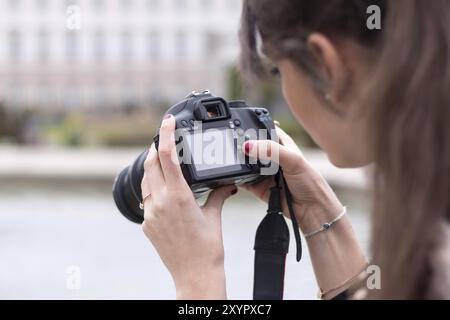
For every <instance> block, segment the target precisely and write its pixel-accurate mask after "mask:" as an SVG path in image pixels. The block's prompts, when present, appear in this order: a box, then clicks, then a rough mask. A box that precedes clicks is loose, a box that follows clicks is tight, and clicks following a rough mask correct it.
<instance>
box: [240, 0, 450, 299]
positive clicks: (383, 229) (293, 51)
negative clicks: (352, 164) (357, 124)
mask: <svg viewBox="0 0 450 320" xmlns="http://www.w3.org/2000/svg"><path fill="white" fill-rule="evenodd" d="M370 5H378V6H379V7H380V8H381V9H382V15H383V17H385V21H383V26H382V31H371V30H369V29H368V28H367V27H366V19H367V18H368V14H367V12H366V10H367V8H368V6H370ZM449 21H450V1H448V0H433V1H425V0H395V1H393V0H391V1H388V0H384V1H383V0H378V1H377V0H295V1H294V0H279V1H277V2H276V4H275V3H274V2H273V1H270V0H244V7H243V18H242V27H241V45H242V59H241V65H242V69H243V70H244V71H245V72H250V73H253V74H257V75H262V74H263V70H264V69H263V63H262V59H261V55H260V52H259V44H258V41H259V40H258V37H260V38H261V39H262V40H264V43H265V44H266V43H268V44H270V48H271V52H270V55H273V56H275V57H278V58H289V59H291V60H293V61H294V62H295V63H296V64H297V65H298V66H299V67H300V68H302V69H303V70H304V71H305V72H306V73H307V74H308V75H310V76H311V79H312V81H313V83H317V80H318V79H316V77H315V72H314V60H313V59H312V57H311V55H310V53H309V52H308V49H307V47H306V39H307V37H308V35H309V34H310V33H311V32H321V33H323V34H326V35H328V36H329V37H330V38H331V39H338V38H339V37H345V38H350V39H353V40H354V41H355V42H357V43H359V44H360V45H361V46H363V47H365V48H367V49H368V50H369V51H372V52H373V53H379V54H378V55H377V58H376V59H377V60H376V61H373V65H375V67H373V69H372V72H371V75H370V79H369V80H368V83H367V86H366V89H367V90H365V91H364V92H365V94H364V95H363V100H362V101H361V103H362V104H364V105H368V106H370V110H369V112H371V116H372V118H373V119H374V120H373V123H374V138H375V139H374V141H375V143H374V146H373V147H374V149H375V150H376V153H375V154H376V159H375V162H376V170H375V179H374V180H375V183H374V195H375V196H374V200H375V201H374V210H373V211H374V212H373V215H372V216H373V224H372V255H373V263H374V264H376V265H378V266H380V268H381V279H382V289H381V290H374V291H371V296H372V297H374V298H388V299H390V298H396V299H409V298H416V299H420V298H442V296H440V295H439V293H436V292H433V290H432V288H430V286H431V283H433V282H434V278H435V277H436V275H437V274H438V273H439V271H438V270H437V269H439V266H436V265H434V264H433V263H432V262H431V260H432V255H433V252H434V251H435V250H436V248H437V247H438V246H439V245H440V244H439V242H442V241H443V237H444V235H443V233H442V232H441V231H440V230H441V229H439V228H440V227H442V226H443V225H444V224H448V223H449V222H450V124H449V122H450V91H449V90H450V62H449V56H450V22H449ZM315 87H317V86H315ZM366 111H367V110H366ZM447 267H448V266H447ZM445 272H446V273H447V274H446V276H447V277H448V278H450V275H449V274H448V273H449V272H450V270H446V271H445ZM447 289H448V288H447Z"/></svg>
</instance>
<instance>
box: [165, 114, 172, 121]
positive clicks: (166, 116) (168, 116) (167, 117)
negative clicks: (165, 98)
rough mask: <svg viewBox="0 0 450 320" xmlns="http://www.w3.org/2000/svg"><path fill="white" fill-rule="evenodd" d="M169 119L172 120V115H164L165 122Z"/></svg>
mask: <svg viewBox="0 0 450 320" xmlns="http://www.w3.org/2000/svg"><path fill="white" fill-rule="evenodd" d="M170 118H172V115H171V114H170V113H169V114H166V115H165V116H164V118H163V120H167V119H170Z"/></svg>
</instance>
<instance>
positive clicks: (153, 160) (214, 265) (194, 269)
mask: <svg viewBox="0 0 450 320" xmlns="http://www.w3.org/2000/svg"><path fill="white" fill-rule="evenodd" d="M174 132H175V119H174V117H173V116H167V117H166V118H165V119H164V121H163V123H162V126H161V129H160V140H159V141H160V142H159V152H157V151H156V149H155V147H154V146H152V147H151V149H150V152H149V155H148V158H147V160H146V161H145V165H144V167H145V175H144V179H143V181H142V190H143V195H144V197H145V196H147V195H149V194H150V196H148V197H147V198H146V199H145V202H144V208H145V210H144V211H145V216H144V218H145V221H144V223H143V224H142V228H143V230H144V233H145V234H146V236H147V237H148V238H149V239H150V241H151V242H152V243H153V245H154V246H155V248H156V250H157V251H158V254H159V255H160V256H161V259H162V261H163V262H164V264H165V265H166V267H167V269H168V270H169V272H170V273H171V275H172V277H173V280H174V282H175V286H176V289H177V298H178V299H225V298H226V288H225V273H224V250H223V241H222V227H221V211H222V206H223V203H224V201H225V199H226V198H228V197H229V196H231V195H232V194H235V193H236V192H237V189H236V187H234V186H230V187H223V188H221V189H217V190H215V191H213V192H212V193H211V194H210V195H209V198H208V200H207V202H206V203H205V205H204V206H203V207H199V206H198V205H197V203H196V201H195V199H194V196H193V194H192V191H191V189H190V188H189V186H188V184H187V183H186V181H185V179H184V177H183V174H182V172H181V168H180V165H179V162H178V158H177V156H176V147H175V138H174Z"/></svg>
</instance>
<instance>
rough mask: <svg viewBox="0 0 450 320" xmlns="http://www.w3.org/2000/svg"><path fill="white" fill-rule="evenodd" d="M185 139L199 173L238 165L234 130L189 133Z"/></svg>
mask: <svg viewBox="0 0 450 320" xmlns="http://www.w3.org/2000/svg"><path fill="white" fill-rule="evenodd" d="M185 139H186V141H187V145H188V147H189V151H190V154H191V159H192V164H193V165H194V167H195V170H196V171H197V172H204V171H207V170H212V169H218V168H224V167H230V166H235V165H238V162H237V161H236V151H235V150H236V147H235V142H234V138H233V131H232V130H229V129H227V130H218V129H210V130H206V131H203V132H195V133H189V134H186V136H185Z"/></svg>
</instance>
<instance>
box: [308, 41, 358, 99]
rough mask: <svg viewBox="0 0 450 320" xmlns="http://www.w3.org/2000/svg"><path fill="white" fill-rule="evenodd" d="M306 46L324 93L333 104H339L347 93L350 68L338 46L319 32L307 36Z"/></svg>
mask: <svg viewBox="0 0 450 320" xmlns="http://www.w3.org/2000/svg"><path fill="white" fill-rule="evenodd" d="M308 48H309V50H310V51H311V53H312V55H313V57H314V59H315V61H316V68H317V72H318V76H319V77H320V79H321V80H322V81H323V83H324V92H323V93H324V95H325V97H326V99H327V100H329V101H330V102H331V103H333V104H339V102H340V101H342V99H344V98H345V94H346V93H347V92H346V91H347V89H348V85H349V80H350V70H349V69H348V67H347V66H346V64H345V62H344V59H343V55H342V54H341V53H340V51H339V48H338V47H337V46H336V45H335V44H334V43H333V42H331V40H330V39H329V38H328V37H326V36H325V35H323V34H321V33H312V34H311V35H310V36H309V37H308Z"/></svg>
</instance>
